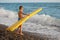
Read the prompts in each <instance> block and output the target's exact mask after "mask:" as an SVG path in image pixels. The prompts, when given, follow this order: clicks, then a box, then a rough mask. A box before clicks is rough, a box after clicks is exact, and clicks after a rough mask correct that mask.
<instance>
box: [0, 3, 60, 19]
mask: <svg viewBox="0 0 60 40" xmlns="http://www.w3.org/2000/svg"><path fill="white" fill-rule="evenodd" d="M20 5H22V6H23V7H24V13H30V12H31V11H33V10H35V9H37V8H40V7H41V8H43V10H42V12H40V13H39V14H46V15H50V16H52V17H55V18H60V3H0V7H3V8H5V9H7V10H11V11H16V12H18V8H19V6H20Z"/></svg>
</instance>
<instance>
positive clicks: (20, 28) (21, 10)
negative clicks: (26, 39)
mask: <svg viewBox="0 0 60 40" xmlns="http://www.w3.org/2000/svg"><path fill="white" fill-rule="evenodd" d="M23 15H26V14H24V13H23V6H20V7H19V12H18V17H19V18H18V20H20V19H21V18H23ZM28 16H29V15H28ZM17 33H18V34H20V35H23V33H22V25H20V26H19V28H18V31H17Z"/></svg>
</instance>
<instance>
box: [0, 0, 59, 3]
mask: <svg viewBox="0 0 60 40" xmlns="http://www.w3.org/2000/svg"><path fill="white" fill-rule="evenodd" d="M24 2H25V3H29V2H59V3H60V0H0V3H24Z"/></svg>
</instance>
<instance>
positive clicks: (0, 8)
mask: <svg viewBox="0 0 60 40" xmlns="http://www.w3.org/2000/svg"><path fill="white" fill-rule="evenodd" d="M19 6H23V7H24V13H25V14H30V13H31V12H32V11H34V10H36V9H38V8H43V10H42V11H41V12H39V13H38V14H36V15H35V16H33V17H31V18H30V19H28V20H27V21H26V22H25V23H24V24H23V25H22V30H23V31H28V32H33V33H40V34H46V35H51V37H52V38H57V39H58V40H60V3H0V24H4V25H7V26H9V27H10V26H11V25H13V24H14V23H15V22H17V21H18V11H19ZM49 37H50V36H49Z"/></svg>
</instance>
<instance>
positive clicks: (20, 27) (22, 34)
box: [19, 25, 23, 35]
mask: <svg viewBox="0 0 60 40" xmlns="http://www.w3.org/2000/svg"><path fill="white" fill-rule="evenodd" d="M19 29H20V34H21V35H23V33H22V25H20V27H19Z"/></svg>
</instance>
